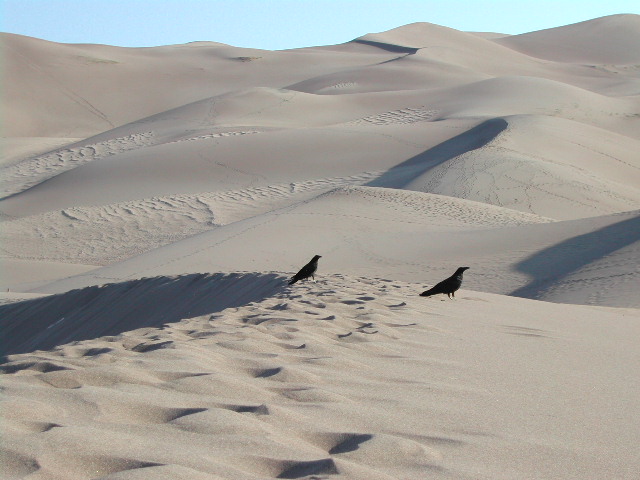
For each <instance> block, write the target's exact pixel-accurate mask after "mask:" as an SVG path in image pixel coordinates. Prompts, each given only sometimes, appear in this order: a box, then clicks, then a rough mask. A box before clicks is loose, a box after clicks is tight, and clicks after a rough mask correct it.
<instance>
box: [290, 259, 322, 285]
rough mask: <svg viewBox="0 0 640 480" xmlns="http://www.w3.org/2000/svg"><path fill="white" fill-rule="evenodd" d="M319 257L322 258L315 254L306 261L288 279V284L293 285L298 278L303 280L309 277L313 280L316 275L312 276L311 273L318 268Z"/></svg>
mask: <svg viewBox="0 0 640 480" xmlns="http://www.w3.org/2000/svg"><path fill="white" fill-rule="evenodd" d="M320 258H322V257H321V256H320V255H315V256H314V257H313V258H312V259H311V261H310V262H309V263H307V264H306V265H305V266H304V267H302V268H301V269H300V271H299V272H298V273H296V274H295V275H294V276H293V277H291V280H289V285H293V284H294V283H296V282H297V281H298V280H305V279H307V278H309V277H311V278H313V279H314V280H315V279H316V277H314V276H313V274H314V273H316V270H317V269H318V259H320Z"/></svg>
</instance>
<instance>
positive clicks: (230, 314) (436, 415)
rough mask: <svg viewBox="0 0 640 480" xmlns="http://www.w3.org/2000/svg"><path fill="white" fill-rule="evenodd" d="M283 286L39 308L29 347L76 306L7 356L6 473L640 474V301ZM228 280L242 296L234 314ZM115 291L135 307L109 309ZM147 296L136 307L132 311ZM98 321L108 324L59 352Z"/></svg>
mask: <svg viewBox="0 0 640 480" xmlns="http://www.w3.org/2000/svg"><path fill="white" fill-rule="evenodd" d="M282 280H283V278H282V277H278V276H274V275H266V276H254V275H248V276H247V275H245V276H235V277H234V276H210V275H201V276H185V277H181V278H174V279H168V278H164V279H162V278H156V279H146V280H140V281H135V282H127V283H124V284H119V285H110V286H105V287H102V288H101V289H96V288H90V289H86V290H81V291H75V292H69V293H67V294H64V295H61V296H56V297H52V298H51V299H50V300H47V301H46V302H48V303H44V302H45V301H43V300H35V301H31V302H27V303H25V304H24V306H25V307H26V306H27V305H30V307H29V308H23V310H22V312H23V313H22V314H21V313H17V312H16V313H15V315H16V319H19V321H24V322H25V323H23V324H22V325H23V326H22V329H21V330H20V331H21V332H22V333H23V334H26V337H21V338H27V337H29V335H31V338H30V339H28V340H27V341H31V342H34V343H31V345H32V346H36V345H38V343H36V340H37V339H36V338H34V337H33V329H32V328H31V327H30V326H29V323H27V322H28V318H29V315H35V316H34V317H33V318H39V319H40V320H42V319H43V316H42V315H37V313H36V312H38V311H41V312H46V311H47V309H49V311H51V312H54V311H55V312H56V313H58V308H60V309H61V311H65V312H66V311H68V310H67V308H68V307H67V308H65V307H64V305H65V304H67V305H68V304H71V305H73V308H74V309H75V313H72V314H71V316H70V317H68V318H64V319H60V320H57V323H52V324H51V325H49V329H50V330H53V331H56V332H58V333H57V334H51V335H49V336H48V338H46V339H45V338H41V340H40V341H44V342H45V343H44V344H42V345H43V346H44V345H46V346H47V348H50V350H48V351H37V352H33V353H29V354H21V355H12V356H10V357H9V359H8V360H9V361H8V362H6V363H5V364H4V365H3V366H2V369H3V370H4V372H5V375H4V379H3V386H4V389H5V394H8V395H9V397H8V399H7V400H6V401H5V408H4V412H5V416H6V420H5V422H6V423H5V427H4V428H5V429H6V432H7V433H9V434H10V435H9V441H6V442H4V443H3V447H2V450H3V454H4V457H5V458H6V459H7V460H8V461H7V462H6V463H5V465H6V466H7V468H8V472H9V474H10V475H12V476H13V477H18V478H19V477H22V476H25V475H28V474H35V475H44V476H48V477H53V478H62V477H64V478H87V477H92V478H95V477H96V476H99V477H100V478H226V479H234V478H238V479H249V478H255V479H258V478H276V477H277V478H309V477H313V476H315V477H316V478H318V477H327V476H328V477H334V476H335V477H336V478H354V479H372V478H380V479H388V478H420V477H422V476H424V475H425V474H428V475H429V476H431V477H433V478H470V477H473V476H475V477H478V476H480V477H479V478H505V479H506V478H513V477H518V478H520V477H525V476H531V475H533V478H553V477H557V476H562V477H563V478H584V477H585V475H586V476H589V477H591V478H606V477H608V478H620V479H631V478H634V476H635V472H636V470H637V468H638V467H639V465H638V463H637V460H635V458H636V457H635V455H633V451H634V449H635V438H636V435H637V428H638V425H637V419H638V418H640V416H639V415H638V414H639V413H640V412H638V403H637V402H636V401H635V399H636V397H637V394H638V393H639V392H638V385H637V384H636V383H633V382H629V381H628V372H629V369H633V368H634V367H637V366H639V365H638V361H639V359H638V356H637V351H636V349H635V348H634V345H633V342H634V337H633V336H632V332H634V331H635V335H637V327H638V319H639V318H638V312H637V310H627V311H624V310H623V311H615V310H607V309H594V308H593V307H584V306H573V305H564V306H561V305H554V304H550V303H543V302H533V301H529V300H523V299H513V298H509V297H501V296H495V295H491V294H486V293H480V292H471V291H466V290H465V291H463V292H462V293H459V295H458V301H455V302H454V301H438V300H437V299H428V300H427V299H421V298H420V297H418V296H416V292H417V291H419V290H420V288H421V285H415V284H406V283H402V282H399V281H386V280H382V279H365V278H351V277H345V276H340V275H333V276H327V275H325V276H323V280H322V281H320V282H319V283H317V284H308V285H305V284H303V285H296V286H295V287H294V288H284V287H282V285H283V284H282V283H280V285H281V286H280V289H279V290H278V289H277V285H278V281H280V282H282ZM189 282H191V283H193V284H194V285H195V286H196V288H195V290H193V293H196V295H195V296H192V295H191V294H190V293H189V292H191V289H189V288H188V286H187V284H188V283H189ZM243 282H244V283H243ZM243 285H244V286H243ZM274 287H276V290H274ZM217 288H222V289H223V291H221V292H219V293H225V292H226V295H223V296H224V297H225V298H226V300H224V302H225V303H227V304H231V305H233V303H234V302H237V304H238V305H241V306H238V307H232V308H228V309H226V310H222V309H221V307H222V305H220V304H216V302H219V301H220V299H221V298H222V296H217V298H218V300H214V299H213V298H212V297H213V296H212V295H210V293H211V292H215V291H216V290H217ZM264 294H267V295H266V297H265V298H263V299H260V298H259V296H260V295H264ZM114 295H115V296H122V300H123V302H122V303H119V305H121V306H122V308H121V309H118V308H110V309H109V312H108V313H107V312H106V311H105V309H104V308H103V307H104V305H105V304H108V303H109V302H111V300H110V299H111V298H113V296H114ZM158 295H160V296H161V295H172V296H173V298H175V300H176V301H175V302H174V303H173V309H172V312H171V313H169V312H167V314H166V315H160V316H158V315H152V314H151V312H153V311H154V310H153V308H154V307H153V305H154V304H155V302H154V301H153V298H154V297H155V298H157V297H158ZM136 299H140V300H138V301H141V300H142V299H144V302H145V307H144V308H140V309H139V310H138V311H139V313H140V314H141V315H140V316H139V317H136V314H135V313H134V312H133V311H131V309H130V308H128V307H127V306H126V305H127V303H128V302H135V301H136ZM249 301H251V303H247V302H249ZM207 302H209V305H207V306H206V307H205V304H206V303H207ZM211 302H213V303H211ZM47 305H48V306H47ZM198 306H200V307H203V308H205V309H207V310H208V311H209V313H208V314H206V315H204V316H200V313H201V311H200V312H198V308H197V307H198ZM8 308H13V311H14V312H15V309H16V307H0V309H3V310H4V311H3V313H4V312H6V311H7V309H8ZM155 308H158V305H157V304H156V307H155ZM187 309H193V310H192V313H193V314H194V315H195V316H194V317H190V318H185V319H184V320H182V321H180V322H178V323H169V324H165V325H162V326H160V325H159V324H160V323H161V322H163V321H167V320H169V319H170V318H171V314H172V313H174V312H180V315H179V316H184V315H185V314H187V312H186V310H187ZM83 310H84V312H85V313H84V315H83V314H82V311H83ZM180 310H181V311H180ZM54 317H55V316H54V315H50V316H49V318H50V319H51V320H53V319H54ZM125 319H128V321H127V322H125V321H124V320H125ZM65 322H68V323H67V326H66V328H65V327H64V326H63V325H64V324H65ZM87 322H88V323H90V324H91V325H94V324H95V325H96V327H97V326H98V325H99V329H100V330H99V331H100V332H107V331H108V332H110V333H111V335H109V336H106V337H101V338H92V339H87V340H85V341H79V342H74V343H71V344H65V345H58V346H55V347H53V345H52V342H53V343H54V344H55V343H56V341H57V342H64V341H65V340H68V339H69V337H68V336H67V335H69V334H72V332H76V333H75V335H79V334H80V333H81V332H82V330H83V329H85V328H89V327H88V326H85V325H87ZM130 322H133V323H130ZM148 322H151V324H150V323H148ZM43 326H45V325H43ZM73 326H75V327H76V328H75V329H74V328H73ZM96 327H94V328H96ZM135 327H143V328H138V329H134V330H129V328H135ZM84 331H85V332H86V331H87V330H84ZM41 337H42V336H41ZM75 338H76V339H78V338H81V337H78V336H76V337H75ZM488 346H489V347H490V348H487V347H488ZM52 347H53V348H52ZM584 364H588V365H595V364H597V365H598V368H597V369H589V370H588V371H584V370H583V369H582V368H581V365H584ZM523 380H524V381H523ZM541 392H544V394H541ZM618 412H624V415H619V414H618ZM36 447H37V448H36ZM60 452H66V453H64V455H62V456H61V454H60ZM533 458H536V459H537V460H538V461H537V462H536V467H535V473H533V474H532V471H531V468H532V467H531V461H532V459H533ZM507 466H508V468H507ZM505 468H507V470H505Z"/></svg>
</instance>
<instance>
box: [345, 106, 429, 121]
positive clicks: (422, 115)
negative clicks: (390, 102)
mask: <svg viewBox="0 0 640 480" xmlns="http://www.w3.org/2000/svg"><path fill="white" fill-rule="evenodd" d="M438 113H439V112H438V110H432V109H430V108H427V107H407V108H403V109H400V110H391V111H389V112H384V113H379V114H376V115H369V116H368V117H363V118H359V119H358V120H354V121H353V122H349V124H350V125H394V124H403V123H416V122H427V121H430V120H433V119H434V118H435V117H436V116H437V115H438Z"/></svg>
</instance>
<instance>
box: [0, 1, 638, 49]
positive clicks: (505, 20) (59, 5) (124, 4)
mask: <svg viewBox="0 0 640 480" xmlns="http://www.w3.org/2000/svg"><path fill="white" fill-rule="evenodd" d="M618 13H635V14H640V1H638V0H607V1H603V0H598V1H592V0H572V1H563V0H536V1H529V0H508V1H507V0H477V1H473V0H467V1H460V0H446V1H431V0H384V1H383V0H0V30H1V31H3V32H9V33H18V34H21V35H27V36H30V37H37V38H41V39H45V40H50V41H54V42H61V43H101V44H107V45H117V46H123V47H150V46H158V45H171V44H179V43H188V42H194V41H212V42H221V43H227V44H229V45H234V46H237V47H249V48H259V49H266V50H282V49H288V48H300V47H310V46H316V45H331V44H338V43H344V42H348V41H349V40H352V39H354V38H356V37H359V36H361V35H364V34H366V33H373V32H382V31H385V30H390V29H392V28H395V27H399V26H402V25H406V24H409V23H413V22H430V23H435V24H438V25H442V26H445V27H450V28H455V29H456V30H462V31H473V32H498V33H506V34H518V33H526V32H531V31H535V30H542V29H545V28H553V27H559V26H563V25H568V24H571V23H577V22H581V21H585V20H590V19H593V18H597V17H602V16H605V15H613V14H618Z"/></svg>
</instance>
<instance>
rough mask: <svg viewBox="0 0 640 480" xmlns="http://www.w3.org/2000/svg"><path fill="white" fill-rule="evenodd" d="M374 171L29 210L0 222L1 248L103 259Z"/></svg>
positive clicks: (18, 254) (366, 177)
mask: <svg viewBox="0 0 640 480" xmlns="http://www.w3.org/2000/svg"><path fill="white" fill-rule="evenodd" d="M380 174H381V172H364V173H361V174H357V175H352V176H347V177H330V178H320V179H314V180H308V181H302V182H292V183H286V184H278V185H270V186H267V187H256V188H249V189H245V190H234V191H228V192H203V193H200V194H195V195H171V196H167V197H154V198H148V199H144V200H137V201H131V202H123V203H116V204H112V205H105V206H100V207H73V208H67V209H64V210H60V211H55V212H47V213H43V214H39V215H32V216H30V217H26V218H22V219H17V220H12V221H7V222H4V223H3V228H2V234H1V236H2V238H3V239H4V240H6V241H4V242H3V250H2V251H3V254H4V256H8V257H10V258H16V259H29V260H36V259H37V260H50V261H61V262H69V263H81V264H82V263H87V264H91V265H107V264H109V263H111V262H116V261H120V260H124V259H126V258H129V257H131V256H133V255H138V254H140V253H143V252H146V251H148V250H151V249H153V248H157V247H160V246H163V245H167V244H169V243H173V242H176V241H178V240H182V239H183V238H187V237H189V236H191V235H195V234H198V233H202V232H205V231H208V230H212V229H214V228H216V227H219V226H221V225H227V224H229V223H233V222H236V221H240V220H243V219H245V218H249V217H252V216H255V215H259V214H262V213H266V212H269V211H272V210H274V209H277V208H282V207H285V206H288V205H292V204H294V203H297V202H301V201H304V200H306V199H308V198H310V197H313V196H316V195H318V194H319V193H323V192H324V191H329V190H332V189H335V188H339V187H343V186H349V185H362V184H364V183H367V182H369V181H371V180H372V179H374V178H377V177H378V176H379V175H380ZM12 246H13V247H12ZM14 247H15V248H14Z"/></svg>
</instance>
